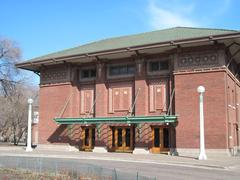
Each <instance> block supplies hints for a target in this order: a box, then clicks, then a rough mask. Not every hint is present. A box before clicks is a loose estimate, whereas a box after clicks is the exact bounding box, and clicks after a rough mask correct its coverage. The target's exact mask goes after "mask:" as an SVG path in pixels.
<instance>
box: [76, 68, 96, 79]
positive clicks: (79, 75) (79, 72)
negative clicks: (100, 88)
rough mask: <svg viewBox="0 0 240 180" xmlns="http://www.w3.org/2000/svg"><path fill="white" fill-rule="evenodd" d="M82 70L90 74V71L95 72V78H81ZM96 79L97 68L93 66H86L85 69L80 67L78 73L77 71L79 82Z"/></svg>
mask: <svg viewBox="0 0 240 180" xmlns="http://www.w3.org/2000/svg"><path fill="white" fill-rule="evenodd" d="M84 70H88V71H89V72H90V73H91V71H92V70H95V74H96V76H95V77H86V78H85V77H82V72H83V71H84ZM96 78H97V68H96V67H95V66H87V67H82V68H79V71H78V80H79V81H80V82H81V81H93V80H96Z"/></svg>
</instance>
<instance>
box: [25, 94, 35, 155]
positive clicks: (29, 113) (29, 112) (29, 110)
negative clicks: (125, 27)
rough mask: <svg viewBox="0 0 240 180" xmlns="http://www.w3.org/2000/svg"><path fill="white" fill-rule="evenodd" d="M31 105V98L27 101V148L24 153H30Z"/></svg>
mask: <svg viewBox="0 0 240 180" xmlns="http://www.w3.org/2000/svg"><path fill="white" fill-rule="evenodd" d="M32 103H33V100H32V99H31V98H29V99H28V135H27V148H26V151H27V152H30V151H32Z"/></svg>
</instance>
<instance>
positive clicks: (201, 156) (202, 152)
mask: <svg viewBox="0 0 240 180" xmlns="http://www.w3.org/2000/svg"><path fill="white" fill-rule="evenodd" d="M197 91H198V93H199V111H200V154H199V156H198V159H199V160H206V159H207V156H206V153H205V142H204V141H205V140H204V115H203V93H204V92H205V88H204V87H203V86H198V88H197Z"/></svg>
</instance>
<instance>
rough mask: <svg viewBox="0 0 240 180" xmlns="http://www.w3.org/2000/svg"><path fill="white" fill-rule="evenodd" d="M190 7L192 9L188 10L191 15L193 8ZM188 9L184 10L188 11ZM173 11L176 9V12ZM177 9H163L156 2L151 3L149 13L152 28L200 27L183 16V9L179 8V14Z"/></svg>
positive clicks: (152, 0)
mask: <svg viewBox="0 0 240 180" xmlns="http://www.w3.org/2000/svg"><path fill="white" fill-rule="evenodd" d="M188 7H190V8H189V10H188V13H190V11H192V9H193V6H188ZM188 7H184V8H185V9H187V8H188ZM173 9H175V11H173ZM176 9H177V8H176V7H172V9H167V8H163V7H160V6H158V5H157V4H156V3H155V1H154V0H151V1H149V5H148V11H149V15H150V25H151V27H152V28H154V29H162V28H168V27H174V26H191V27H195V26H198V23H196V22H195V21H194V20H192V19H191V18H189V17H187V16H184V15H183V13H182V8H179V12H177V11H176ZM180 13H181V14H180Z"/></svg>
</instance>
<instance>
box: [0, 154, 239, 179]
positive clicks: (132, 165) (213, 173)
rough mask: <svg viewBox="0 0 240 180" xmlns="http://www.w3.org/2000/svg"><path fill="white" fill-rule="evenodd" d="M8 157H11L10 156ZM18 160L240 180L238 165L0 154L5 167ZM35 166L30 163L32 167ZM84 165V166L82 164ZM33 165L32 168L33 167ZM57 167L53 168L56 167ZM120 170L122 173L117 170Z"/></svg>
mask: <svg viewBox="0 0 240 180" xmlns="http://www.w3.org/2000/svg"><path fill="white" fill-rule="evenodd" d="M9 158H10V159H9ZM16 159H17V161H18V167H21V166H24V163H23V162H25V161H26V160H29V162H28V165H27V166H28V167H30V166H31V162H38V161H39V159H41V160H42V162H44V168H45V169H52V168H54V167H53V165H54V164H55V165H56V166H57V167H58V168H59V167H60V165H61V166H64V167H66V166H68V167H69V169H71V168H73V167H81V166H82V165H86V164H90V166H91V165H92V166H94V165H98V166H100V167H102V168H106V169H114V168H115V169H116V171H117V173H118V176H119V177H122V178H121V179H132V178H131V177H132V176H130V175H129V176H128V175H127V174H128V173H130V174H137V172H138V173H139V174H140V175H145V176H151V177H157V179H173V180H175V179H176V180H177V179H184V180H185V179H196V180H198V179H199V180H200V179H201V180H203V179H224V180H226V179H227V180H228V179H231V180H235V179H236V180H239V179H240V168H239V167H232V168H219V167H216V168H214V167H212V166H211V167H207V166H191V165H185V164H176V165H173V164H167V163H163V164H161V162H159V163H154V162H153V163H151V162H137V161H136V162H134V161H129V162H128V161H111V160H94V159H84V158H83V159H66V158H64V159H62V158H52V157H49V158H48V157H41V158H36V157H19V156H11V157H6V156H5V157H3V156H0V166H2V167H4V166H8V165H9V164H11V163H12V164H14V163H15V164H16V162H15V161H16ZM33 166H35V165H33V164H32V167H33ZM82 167H83V166H82ZM33 168H34V167H33ZM55 168H56V167H55ZM120 172H121V173H120Z"/></svg>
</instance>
